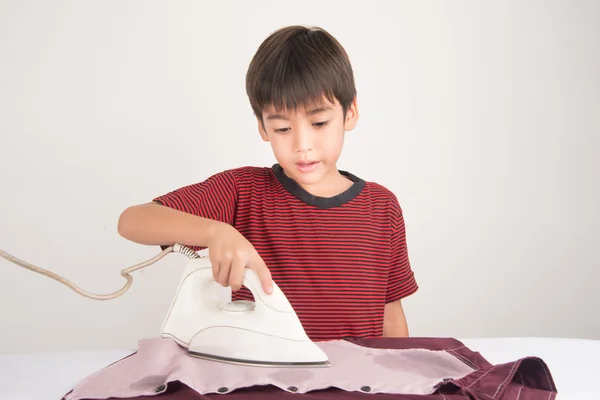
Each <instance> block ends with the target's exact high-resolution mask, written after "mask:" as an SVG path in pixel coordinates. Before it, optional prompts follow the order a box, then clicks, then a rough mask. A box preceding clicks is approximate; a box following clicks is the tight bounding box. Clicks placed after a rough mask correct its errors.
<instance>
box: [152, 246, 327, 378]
mask: <svg viewBox="0 0 600 400" xmlns="http://www.w3.org/2000/svg"><path fill="white" fill-rule="evenodd" d="M243 286H245V287H247V288H248V289H249V290H250V292H251V293H252V295H253V296H254V301H246V300H236V301H232V300H231V289H229V288H227V289H228V290H227V292H224V290H223V289H225V288H223V287H222V286H220V285H219V284H217V283H216V282H215V281H214V279H213V275H212V265H211V263H210V261H209V259H208V257H200V258H193V259H191V260H189V262H188V264H187V267H186V269H185V272H184V273H183V277H182V279H181V282H180V285H179V289H178V290H177V292H176V294H175V297H174V299H173V302H172V304H171V307H170V309H169V312H168V313H167V317H166V318H165V321H164V324H163V326H162V333H161V336H162V337H163V338H169V339H172V340H174V341H175V342H176V343H178V344H179V345H181V346H183V347H185V348H187V350H188V352H189V354H190V355H191V356H193V357H199V358H205V359H210V360H217V361H222V362H228V363H233V364H243V365H255V366H276V367H304V368H306V367H323V366H329V361H328V358H327V355H326V354H325V353H324V352H323V350H321V348H320V347H318V346H316V345H315V344H314V343H313V342H312V341H311V340H310V339H309V338H308V336H307V335H306V333H305V331H304V328H303V327H302V324H301V323H300V321H299V319H298V317H297V315H296V313H295V311H294V309H293V308H292V306H291V304H290V303H289V302H288V300H287V298H286V297H285V295H284V293H283V292H282V291H281V289H280V288H279V287H278V286H277V284H275V283H274V285H273V293H271V294H270V295H267V294H265V293H264V292H263V290H262V287H261V284H260V280H259V278H258V275H257V274H256V273H255V272H254V271H253V270H252V269H250V268H246V269H245V271H244V281H243Z"/></svg>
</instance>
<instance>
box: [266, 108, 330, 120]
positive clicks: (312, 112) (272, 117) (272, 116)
mask: <svg viewBox="0 0 600 400" xmlns="http://www.w3.org/2000/svg"><path fill="white" fill-rule="evenodd" d="M331 109H332V107H329V106H321V107H317V108H314V109H312V110H310V111H309V112H307V114H308V115H315V114H318V113H321V112H324V111H329V110H331ZM267 119H268V120H270V121H271V120H275V119H282V120H286V119H287V118H286V117H285V115H281V114H269V115H267Z"/></svg>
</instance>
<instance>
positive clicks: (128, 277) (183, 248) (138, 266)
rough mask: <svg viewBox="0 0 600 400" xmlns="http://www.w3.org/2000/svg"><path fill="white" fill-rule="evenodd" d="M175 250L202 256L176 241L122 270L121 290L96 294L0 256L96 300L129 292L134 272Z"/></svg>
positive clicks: (111, 297)
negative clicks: (157, 252)
mask: <svg viewBox="0 0 600 400" xmlns="http://www.w3.org/2000/svg"><path fill="white" fill-rule="evenodd" d="M173 252H177V253H182V254H185V255H186V256H187V257H188V258H200V255H198V253H196V252H195V251H194V250H192V249H190V248H189V247H186V246H183V245H181V244H179V243H175V244H174V245H173V246H169V247H167V248H165V249H164V250H163V251H161V252H160V253H159V254H157V255H156V256H154V257H152V258H151V259H149V260H147V261H144V262H141V263H139V264H136V265H133V266H131V267H129V268H126V269H124V270H122V271H121V276H123V278H125V279H126V280H127V283H125V285H124V286H123V287H122V288H121V289H120V290H117V291H116V292H113V293H109V294H95V293H90V292H87V291H85V290H83V289H81V288H79V287H77V286H76V285H75V284H74V283H72V282H70V281H69V280H68V279H65V278H63V277H62V276H60V275H58V274H55V273H54V272H51V271H48V270H46V269H44V268H40V267H38V266H35V265H33V264H30V263H28V262H26V261H23V260H20V259H18V258H17V257H15V256H12V255H10V254H8V253H7V252H5V251H3V250H0V257H2V258H5V259H6V260H8V261H10V262H12V263H14V264H17V265H19V266H21V267H23V268H25V269H28V270H30V271H33V272H37V273H38V274H41V275H44V276H47V277H48V278H51V279H54V280H56V281H58V282H60V283H62V284H64V285H66V286H68V287H70V288H71V289H73V290H74V291H75V292H77V293H79V294H80V295H82V296H84V297H88V298H90V299H94V300H111V299H114V298H116V297H119V296H121V295H123V294H125V292H127V291H128V290H129V288H130V287H131V284H132V283H133V277H132V276H131V275H130V274H131V273H132V272H134V271H137V270H139V269H142V268H145V267H147V266H149V265H152V264H154V263H155V262H157V261H159V260H160V259H162V258H163V257H164V256H166V255H167V254H169V253H173Z"/></svg>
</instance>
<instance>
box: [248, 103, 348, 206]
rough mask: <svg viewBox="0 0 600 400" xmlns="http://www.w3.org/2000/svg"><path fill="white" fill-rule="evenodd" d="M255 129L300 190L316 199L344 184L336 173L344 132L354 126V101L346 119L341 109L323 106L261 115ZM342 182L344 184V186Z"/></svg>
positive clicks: (335, 104)
mask: <svg viewBox="0 0 600 400" xmlns="http://www.w3.org/2000/svg"><path fill="white" fill-rule="evenodd" d="M262 119H263V122H264V127H263V122H261V121H260V120H259V121H258V129H259V132H260V135H261V137H262V138H263V140H265V141H267V142H269V143H270V144H271V147H272V149H273V153H274V155H275V158H276V159H277V162H278V163H279V164H280V165H281V166H282V167H283V169H284V171H285V173H286V175H287V176H289V177H290V178H292V179H294V180H295V181H296V182H298V184H300V186H302V187H303V188H305V189H306V190H308V191H310V192H311V193H313V194H314V195H317V196H319V195H320V196H327V195H328V194H329V195H334V194H335V193H329V192H332V191H333V192H337V191H338V190H336V188H339V189H341V190H344V188H342V187H340V185H344V184H347V183H348V181H347V180H346V179H345V178H343V177H341V175H340V174H339V172H338V170H337V161H338V159H339V157H340V154H341V152H342V147H343V145H344V135H345V132H346V131H349V130H352V129H354V127H355V126H356V123H357V122H358V108H357V105H356V99H355V100H354V102H353V103H352V105H351V106H350V108H349V109H348V111H347V113H346V117H345V118H344V113H343V109H342V107H341V105H340V104H339V103H338V102H337V100H336V101H335V103H331V102H329V101H328V100H327V99H326V98H325V97H324V98H323V102H322V103H321V104H319V105H316V106H314V107H310V108H308V109H304V108H298V109H297V110H275V108H274V107H270V108H267V109H265V110H264V111H263V118H262ZM344 182H345V183H344Z"/></svg>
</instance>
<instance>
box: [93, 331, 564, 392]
mask: <svg viewBox="0 0 600 400" xmlns="http://www.w3.org/2000/svg"><path fill="white" fill-rule="evenodd" d="M347 340H348V341H350V342H352V343H354V344H357V345H360V346H365V347H371V348H388V349H428V350H445V351H447V352H448V353H450V354H452V355H454V356H455V357H457V358H458V359H460V360H462V361H463V362H465V363H466V364H467V365H469V366H471V367H472V368H473V369H474V372H472V373H470V374H468V375H467V376H465V377H464V378H462V379H458V380H453V381H451V382H450V381H449V382H440V383H439V385H438V387H437V390H436V391H435V392H434V393H433V394H429V395H401V394H383V393H378V394H370V393H368V391H367V392H349V391H343V390H340V389H335V388H331V389H326V390H320V391H313V392H309V393H290V392H286V391H283V390H280V389H278V388H275V387H271V386H260V387H253V388H246V389H239V390H236V391H234V392H231V393H228V394H226V398H227V399H228V400H275V399H277V400H367V399H369V400H373V399H374V397H373V396H376V397H375V398H376V399H377V400H476V399H477V400H538V399H540V400H541V399H543V400H553V399H556V394H557V388H556V386H555V384H554V381H553V379H552V375H551V373H550V371H549V369H548V367H547V365H546V363H545V362H544V361H543V360H541V359H540V358H538V357H525V358H521V359H518V360H514V361H512V362H509V363H505V364H499V365H492V364H490V363H489V362H488V361H487V360H486V359H485V358H484V357H483V356H482V355H481V354H479V353H478V352H474V351H472V350H470V349H469V348H467V347H466V346H465V345H464V344H463V343H461V342H460V341H458V340H456V339H453V338H368V339H367V338H349V339H347ZM222 396H224V395H223V394H207V395H201V394H199V393H198V392H196V391H194V390H192V389H190V388H189V387H187V386H186V385H184V384H181V383H179V382H173V383H171V384H170V385H169V387H168V389H167V391H166V392H163V393H162V394H160V395H157V396H152V397H150V398H156V399H157V400H158V399H161V400H216V399H220V400H223V397H222ZM147 399H149V397H146V396H143V397H142V396H141V397H136V398H130V399H129V400H147ZM89 400H93V399H89ZM114 400H117V399H114Z"/></svg>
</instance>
